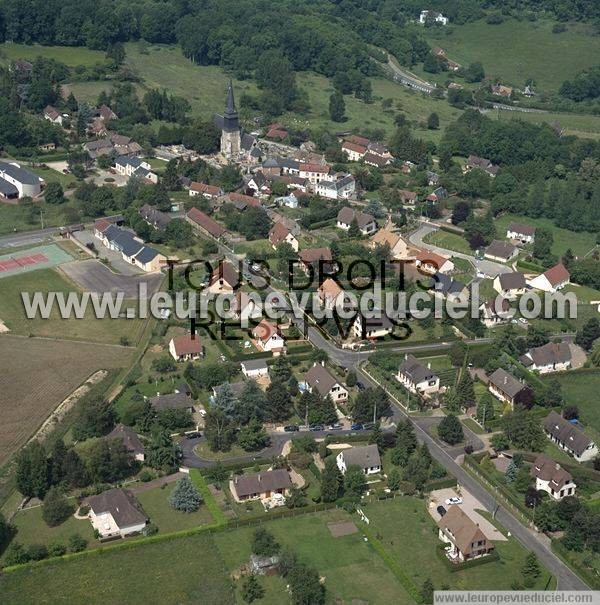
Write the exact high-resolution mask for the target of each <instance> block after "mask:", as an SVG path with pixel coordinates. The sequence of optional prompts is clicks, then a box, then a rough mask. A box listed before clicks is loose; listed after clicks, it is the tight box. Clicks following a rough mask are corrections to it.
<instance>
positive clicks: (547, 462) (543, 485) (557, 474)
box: [531, 454, 577, 500]
mask: <svg viewBox="0 0 600 605" xmlns="http://www.w3.org/2000/svg"><path fill="white" fill-rule="evenodd" d="M531 476H532V477H535V489H537V490H538V491H543V492H546V493H547V494H550V496H552V498H554V499H555V500H562V499H563V498H566V497H567V496H574V495H575V488H576V487H577V486H576V485H575V482H574V481H573V477H572V475H571V473H569V472H568V471H566V470H565V469H564V468H562V467H561V465H560V464H558V462H554V460H552V458H549V457H548V456H546V455H545V454H540V455H539V456H538V457H537V458H536V459H535V462H534V463H533V466H532V467H531Z"/></svg>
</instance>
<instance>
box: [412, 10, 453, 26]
mask: <svg viewBox="0 0 600 605" xmlns="http://www.w3.org/2000/svg"><path fill="white" fill-rule="evenodd" d="M428 21H433V22H434V23H439V24H440V25H448V17H444V15H442V13H438V12H437V11H431V10H423V11H421V14H420V15H419V23H420V24H421V25H425V23H427V22H428Z"/></svg>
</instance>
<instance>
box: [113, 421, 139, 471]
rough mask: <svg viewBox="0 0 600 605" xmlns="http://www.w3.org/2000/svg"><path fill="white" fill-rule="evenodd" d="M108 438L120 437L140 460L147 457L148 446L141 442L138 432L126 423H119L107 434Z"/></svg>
mask: <svg viewBox="0 0 600 605" xmlns="http://www.w3.org/2000/svg"><path fill="white" fill-rule="evenodd" d="M106 438H107V439H118V440H119V441H121V442H123V445H124V446H125V449H126V450H127V451H128V452H129V453H130V454H131V455H132V456H133V457H134V458H135V459H136V460H138V461H139V462H143V461H144V459H145V457H146V448H145V447H144V444H143V443H142V442H141V440H140V438H139V437H138V435H137V433H136V432H135V431H134V430H133V429H132V428H131V427H130V426H125V425H124V424H121V423H119V424H117V426H115V428H114V429H113V430H112V431H111V432H110V433H109V434H108V435H107V436H106Z"/></svg>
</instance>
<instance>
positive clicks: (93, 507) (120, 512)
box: [86, 488, 147, 538]
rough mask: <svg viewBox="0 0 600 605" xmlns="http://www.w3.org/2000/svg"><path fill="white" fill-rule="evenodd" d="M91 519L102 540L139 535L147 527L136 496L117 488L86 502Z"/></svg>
mask: <svg viewBox="0 0 600 605" xmlns="http://www.w3.org/2000/svg"><path fill="white" fill-rule="evenodd" d="M86 503H87V505H88V506H89V507H90V512H89V518H90V521H91V522H92V527H93V528H94V529H95V530H96V531H97V532H98V534H99V535H100V538H112V537H121V538H124V537H125V536H128V535H130V534H139V533H140V532H141V531H142V530H143V529H144V527H146V521H147V517H146V514H145V513H144V511H143V509H142V507H141V505H140V503H139V502H138V501H137V500H136V498H135V496H134V495H133V494H132V493H131V492H130V491H128V490H126V489H121V488H115V489H109V490H108V491H106V492H102V493H101V494H98V495H97V496H91V497H90V498H88V499H87V501H86Z"/></svg>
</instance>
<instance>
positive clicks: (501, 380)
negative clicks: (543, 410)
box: [488, 368, 533, 408]
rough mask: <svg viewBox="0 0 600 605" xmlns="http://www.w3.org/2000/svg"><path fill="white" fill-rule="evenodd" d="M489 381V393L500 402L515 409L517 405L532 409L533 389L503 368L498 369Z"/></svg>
mask: <svg viewBox="0 0 600 605" xmlns="http://www.w3.org/2000/svg"><path fill="white" fill-rule="evenodd" d="M488 381H489V382H488V390H489V392H490V393H491V394H492V395H494V397H496V398H497V399H499V400H500V401H504V402H506V403H508V404H510V407H511V408H514V407H515V404H519V405H522V406H524V407H527V408H528V407H531V405H532V403H533V391H532V390H531V388H530V387H529V386H528V385H527V384H525V383H524V382H521V381H520V380H517V379H516V378H515V377H514V376H512V374H509V373H508V372H507V371H506V370H504V369H503V368H498V369H497V370H496V371H495V372H493V373H492V374H491V375H490V376H489V378H488Z"/></svg>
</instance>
